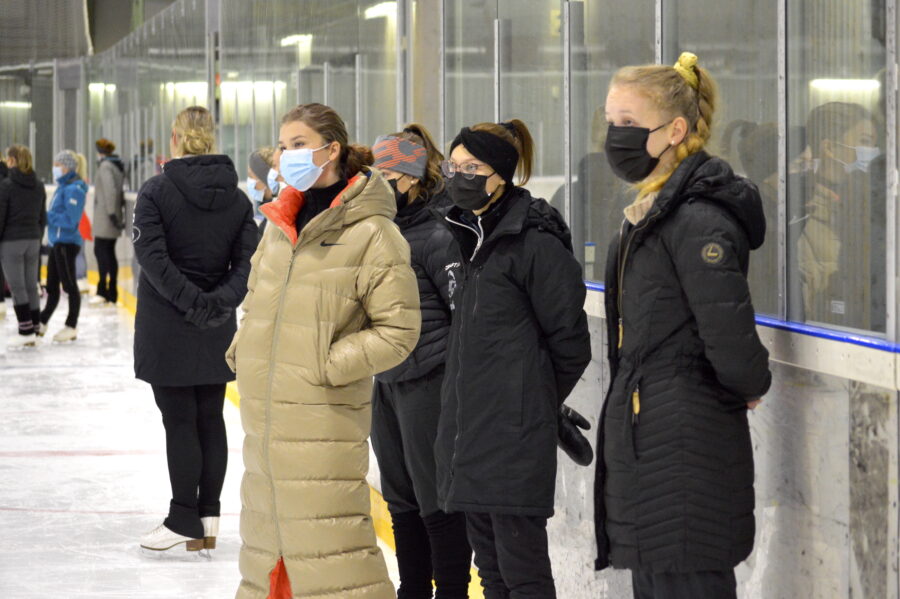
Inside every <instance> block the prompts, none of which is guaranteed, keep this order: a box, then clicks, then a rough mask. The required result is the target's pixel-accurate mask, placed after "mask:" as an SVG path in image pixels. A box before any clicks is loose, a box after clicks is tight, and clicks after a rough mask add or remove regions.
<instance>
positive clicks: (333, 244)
mask: <svg viewBox="0 0 900 599" xmlns="http://www.w3.org/2000/svg"><path fill="white" fill-rule="evenodd" d="M321 245H322V247H323V248H330V247H333V246H335V245H344V244H343V243H328V242H327V241H323V242H322V244H321Z"/></svg>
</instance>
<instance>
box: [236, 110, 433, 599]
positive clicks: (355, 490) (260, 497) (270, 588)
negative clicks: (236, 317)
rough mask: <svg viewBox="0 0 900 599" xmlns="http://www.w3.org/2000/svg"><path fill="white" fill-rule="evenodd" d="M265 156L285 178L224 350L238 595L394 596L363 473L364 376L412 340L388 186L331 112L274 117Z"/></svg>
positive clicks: (242, 598)
mask: <svg viewBox="0 0 900 599" xmlns="http://www.w3.org/2000/svg"><path fill="white" fill-rule="evenodd" d="M275 158H276V163H278V162H279V161H280V165H281V173H282V176H284V177H285V179H286V181H287V182H288V184H292V183H293V186H292V187H288V188H287V189H285V190H284V191H282V193H281V194H280V195H279V197H278V200H276V201H275V202H272V203H270V204H268V205H266V206H264V207H263V211H264V212H265V214H266V217H267V218H268V219H269V223H270V225H269V227H267V229H266V232H265V234H264V236H263V238H262V241H261V242H260V245H259V249H258V250H257V252H256V254H255V255H254V256H253V259H252V271H251V274H250V280H249V285H248V287H249V293H248V295H247V299H246V300H245V302H244V312H245V315H244V318H243V321H242V324H241V327H240V329H239V331H238V332H237V334H236V335H235V340H234V342H233V344H232V346H231V348H230V349H229V351H228V356H227V358H228V361H229V364H230V365H231V367H232V368H234V369H235V371H236V372H237V383H238V389H239V391H240V394H241V419H242V421H243V426H244V432H245V433H246V438H245V440H244V467H245V473H244V478H243V482H242V485H241V500H242V503H243V509H242V511H241V537H242V540H243V547H242V548H241V555H240V569H241V575H242V577H243V581H242V582H241V585H240V588H239V589H238V593H237V597H238V599H266V598H267V597H272V598H273V599H276V598H277V599H281V598H282V597H285V598H287V597H294V598H300V597H302V598H304V599H307V598H309V599H312V598H316V599H338V598H341V599H389V598H394V597H396V595H395V592H394V588H393V585H392V584H391V582H390V580H389V578H388V574H387V568H386V566H385V563H384V558H383V556H382V554H381V552H380V550H379V549H378V546H377V543H376V539H375V532H374V529H373V526H372V521H371V517H370V513H369V511H370V507H369V489H368V485H367V483H366V478H365V477H366V472H367V470H368V459H369V446H368V441H367V438H368V436H369V429H370V425H371V406H370V398H371V396H372V376H373V375H374V374H376V373H378V372H382V371H385V370H388V369H389V368H392V367H393V366H396V365H397V364H399V363H401V362H402V361H403V360H404V359H405V358H406V356H407V355H408V354H409V353H410V351H412V349H413V348H414V347H415V345H416V342H417V340H418V336H419V328H420V321H421V316H420V314H419V295H418V288H417V286H416V277H415V275H414V273H413V271H412V269H411V267H410V264H409V263H410V250H409V246H408V245H407V243H406V241H405V240H404V238H403V236H402V235H401V234H400V231H399V230H398V229H397V227H396V225H395V224H394V222H393V218H394V216H395V213H396V202H395V200H394V195H393V192H392V190H391V188H390V186H388V184H387V183H386V182H385V181H384V179H383V178H382V176H381V173H380V172H379V171H378V170H374V169H369V168H368V167H367V166H365V164H371V153H370V152H368V150H365V149H364V148H360V147H357V146H350V145H349V144H348V143H347V132H346V128H345V127H344V123H343V121H342V120H341V119H340V117H339V116H338V115H337V114H336V113H335V112H334V111H333V110H332V109H330V108H328V107H326V106H322V105H320V104H307V105H301V106H298V107H297V108H295V109H293V110H292V111H291V112H289V113H288V114H287V115H285V117H284V119H283V120H282V126H281V133H280V140H279V150H278V152H277V153H276V157H275ZM317 173H318V174H319V176H318V178H316V174H317ZM310 179H312V181H313V182H310ZM297 188H301V189H303V190H304V191H298V189H297Z"/></svg>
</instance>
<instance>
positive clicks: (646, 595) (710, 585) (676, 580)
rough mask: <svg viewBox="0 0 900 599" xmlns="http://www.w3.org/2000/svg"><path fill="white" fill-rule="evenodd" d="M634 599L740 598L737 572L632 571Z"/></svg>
mask: <svg viewBox="0 0 900 599" xmlns="http://www.w3.org/2000/svg"><path fill="white" fill-rule="evenodd" d="M631 587H632V589H633V590H634V599H697V598H698V597H702V598H703V599H737V583H736V581H735V579H734V570H725V571H713V572H660V573H657V574H654V573H653V572H651V571H649V570H632V571H631Z"/></svg>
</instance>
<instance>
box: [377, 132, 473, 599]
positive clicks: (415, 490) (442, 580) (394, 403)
mask: <svg viewBox="0 0 900 599" xmlns="http://www.w3.org/2000/svg"><path fill="white" fill-rule="evenodd" d="M372 153H373V154H374V156H375V163H374V165H373V166H374V167H375V168H377V169H380V170H381V172H382V173H383V174H384V176H385V178H386V179H387V181H388V183H389V184H390V185H391V187H392V188H393V190H394V196H395V198H396V199H397V218H396V219H395V222H396V223H397V225H398V226H399V227H400V231H401V233H403V236H404V237H405V238H406V240H407V241H408V242H409V246H410V250H411V252H412V267H413V270H414V271H415V273H416V277H417V279H418V283H419V300H420V303H421V314H422V316H421V318H422V333H421V336H420V338H419V343H418V344H417V345H416V348H415V349H414V350H413V352H412V353H411V354H410V355H409V357H408V358H407V359H406V361H404V362H403V363H402V364H400V365H399V366H396V367H395V368H393V369H391V370H389V371H387V372H384V373H382V374H378V375H376V376H375V389H374V393H373V395H372V447H373V449H374V451H375V457H376V458H377V459H378V470H379V472H380V475H381V491H382V494H383V495H384V499H385V501H387V504H388V509H389V511H390V513H391V521H392V523H393V528H394V542H395V545H396V551H397V563H398V566H399V570H400V588H399V590H398V592H397V596H398V597H399V598H400V599H423V598H430V597H431V596H432V580H434V586H435V588H436V596H437V597H438V598H439V599H457V598H465V597H468V587H469V579H470V576H469V570H470V567H471V563H472V548H471V547H470V546H469V541H468V539H467V538H466V517H465V514H462V513H459V512H457V513H455V514H447V513H445V512H443V511H441V509H440V508H439V507H438V504H437V482H436V479H435V465H434V441H435V439H436V437H437V427H438V419H439V417H440V413H441V384H442V382H443V379H444V361H445V358H446V351H447V339H448V336H449V332H450V285H451V280H453V277H454V274H455V268H454V267H453V264H452V263H453V262H454V261H455V260H457V259H458V255H459V251H458V250H457V249H455V246H456V241H455V239H454V238H453V236H452V235H451V233H450V231H449V230H448V229H447V227H446V226H445V225H444V224H443V223H441V222H440V221H439V220H438V219H437V218H436V217H435V215H434V214H433V213H432V211H433V210H434V209H444V210H445V209H447V208H449V206H450V198H449V196H448V195H447V190H446V189H445V187H444V178H443V177H442V175H441V161H442V160H443V156H442V155H441V153H440V152H439V151H438V150H437V149H436V148H435V145H434V141H433V140H432V139H431V136H430V135H429V133H428V131H427V130H426V129H425V128H424V127H422V126H421V125H415V124H413V125H408V126H407V127H406V128H405V129H404V130H403V131H401V132H399V133H394V134H392V135H387V136H383V137H379V138H378V139H377V140H376V142H375V145H374V146H372Z"/></svg>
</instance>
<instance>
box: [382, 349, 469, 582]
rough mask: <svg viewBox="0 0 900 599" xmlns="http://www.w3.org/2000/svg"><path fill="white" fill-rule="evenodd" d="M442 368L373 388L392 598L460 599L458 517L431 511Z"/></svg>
mask: <svg viewBox="0 0 900 599" xmlns="http://www.w3.org/2000/svg"><path fill="white" fill-rule="evenodd" d="M443 380H444V368H443V367H440V368H436V369H435V370H433V371H432V372H430V373H429V374H427V375H425V376H424V377H421V378H419V379H415V380H411V381H401V382H397V383H382V382H376V383H375V389H374V392H373V396H372V448H373V450H374V452H375V457H376V458H377V459H378V468H379V470H380V472H381V490H382V493H383V494H384V499H385V501H387V504H388V509H389V510H390V512H391V520H392V522H393V527H394V541H395V543H396V547H397V564H398V567H399V570H400V588H399V589H398V591H397V597H398V599H426V598H428V599H430V597H431V596H432V580H434V583H435V588H436V589H437V592H436V594H435V597H437V599H465V598H466V597H468V588H469V581H470V578H471V577H470V575H469V571H470V570H471V565H472V548H471V547H470V546H469V541H468V539H467V536H466V519H465V515H464V514H446V513H444V512H442V511H441V510H440V509H439V508H438V506H437V481H436V475H435V464H434V441H435V438H436V437H437V426H438V419H439V417H440V412H441V383H442V381H443Z"/></svg>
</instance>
